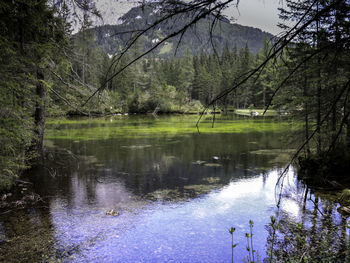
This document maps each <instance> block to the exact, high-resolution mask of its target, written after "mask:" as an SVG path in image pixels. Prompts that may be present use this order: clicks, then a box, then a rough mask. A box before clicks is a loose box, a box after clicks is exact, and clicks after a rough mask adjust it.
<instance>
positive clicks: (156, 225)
mask: <svg viewBox="0 0 350 263" xmlns="http://www.w3.org/2000/svg"><path fill="white" fill-rule="evenodd" d="M196 120H197V117H196V116H172V117H170V116H161V117H159V118H154V117H138V116H128V117H126V116H122V117H111V118H106V119H94V120H89V119H79V120H65V119H63V120H51V121H49V122H48V125H47V134H46V141H45V145H46V147H47V150H46V155H47V160H46V162H45V165H43V166H42V167H39V168H37V169H36V170H34V171H32V172H31V174H30V178H31V180H32V181H33V182H34V191H35V192H36V193H38V194H39V195H40V196H42V198H43V200H44V202H45V206H39V207H32V208H29V209H27V210H25V211H21V212H20V213H21V214H18V215H16V214H14V215H11V216H12V217H15V218H21V220H19V221H21V222H22V223H23V224H24V225H25V226H24V228H25V229H26V231H27V235H28V236H29V237H30V241H29V242H28V244H27V247H26V246H25V245H22V246H19V247H20V248H19V249H27V250H28V251H26V252H23V253H22V254H21V255H22V256H21V257H22V259H20V260H19V261H23V262H25V261H26V258H27V259H30V258H31V257H34V258H35V253H42V252H40V251H41V250H40V249H41V248H38V246H39V247H40V246H41V243H40V242H39V241H37V240H40V239H44V240H45V239H47V240H49V241H45V244H46V245H47V246H48V247H49V249H51V250H53V251H55V252H54V253H53V254H50V255H48V256H47V261H50V260H52V261H55V260H57V259H62V260H63V262H231V236H230V234H229V232H228V229H229V228H230V227H232V226H233V227H235V228H236V232H235V233H234V240H235V243H238V246H237V247H236V248H235V250H234V259H235V262H241V261H242V259H243V258H244V257H245V256H246V255H247V252H246V249H245V248H246V238H245V233H246V232H248V231H249V224H248V222H249V220H250V219H251V220H253V221H254V228H253V231H254V249H255V250H257V251H258V253H259V254H260V256H261V258H262V259H264V258H265V257H266V240H267V237H268V232H267V230H266V226H267V225H268V224H269V222H270V216H271V215H272V214H274V213H275V210H276V189H275V185H276V181H277V178H278V175H279V173H280V172H281V169H282V168H283V165H284V164H285V163H286V161H288V158H289V156H290V153H291V152H292V149H291V148H292V147H291V146H290V145H289V144H287V137H288V136H287V134H289V133H290V130H291V129H292V127H293V126H292V125H291V124H290V123H285V122H282V121H278V120H271V119H270V120H260V119H259V120H252V119H242V118H239V119H238V118H234V117H226V118H224V117H222V118H218V119H217V121H216V122H215V127H214V128H211V126H212V124H211V121H210V117H207V119H205V118H204V121H203V122H202V123H201V125H200V133H198V132H197V130H196V128H195V123H196ZM286 180H287V181H286V184H285V185H286V186H285V187H286V188H288V187H290V188H295V187H297V184H296V182H295V178H294V174H293V170H292V169H291V170H290V171H289V173H288V178H287V179H286ZM291 193H292V192H291ZM296 199H297V198H296ZM296 199H295V200H294V201H293V199H289V200H288V201H286V202H284V203H282V210H284V211H285V212H286V213H287V214H288V215H289V216H290V217H295V218H298V217H299V214H300V209H301V208H300V207H299V205H298V202H297V200H296ZM11 216H9V215H6V216H2V217H1V222H2V224H1V229H0V230H2V232H3V233H2V235H4V236H6V235H8V233H9V231H10V232H11V229H12V228H14V226H13V225H14V223H12V224H11V220H12V219H13V218H12V219H11ZM22 218H24V219H23V220H22ZM17 223H18V222H17ZM17 223H16V224H17ZM29 225H30V226H29ZM42 229H44V230H45V231H44V230H42ZM13 231H14V232H16V233H17V234H19V233H22V232H21V229H20V230H19V229H18V227H17V229H15V230H13ZM43 231H44V232H43ZM28 233H29V234H28ZM40 236H41V237H40ZM21 238H22V239H24V240H22V239H21V240H18V244H19V243H20V242H23V243H25V242H26V241H25V237H24V235H23V234H22V237H21ZM4 239H6V238H4ZM19 239H20V238H19ZM30 251H32V252H30ZM36 251H39V252H36ZM0 252H1V250H0ZM6 257H7V258H8V259H9V257H10V255H8V254H7V255H6ZM9 261H11V260H9Z"/></svg>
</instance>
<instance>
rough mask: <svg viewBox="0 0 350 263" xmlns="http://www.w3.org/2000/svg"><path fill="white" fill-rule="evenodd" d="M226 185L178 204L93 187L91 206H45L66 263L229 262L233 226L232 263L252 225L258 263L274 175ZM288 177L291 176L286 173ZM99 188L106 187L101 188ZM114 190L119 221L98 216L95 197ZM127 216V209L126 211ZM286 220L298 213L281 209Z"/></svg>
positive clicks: (288, 206) (58, 202)
mask: <svg viewBox="0 0 350 263" xmlns="http://www.w3.org/2000/svg"><path fill="white" fill-rule="evenodd" d="M265 176H266V177H265V179H264V177H263V175H259V176H257V177H254V178H250V179H240V180H239V181H232V182H231V183H229V184H228V185H226V186H224V187H222V188H221V189H219V190H215V191H212V192H210V193H209V194H206V195H204V196H201V197H199V198H195V199H191V200H189V201H186V202H178V203H175V202H153V203H150V202H145V201H140V200H137V199H136V198H133V196H132V194H131V193H130V192H128V191H127V190H126V189H125V188H124V187H123V185H122V183H115V184H108V185H101V189H98V191H97V193H100V195H98V197H97V200H96V202H95V203H93V204H91V203H90V204H89V203H84V202H82V200H84V198H82V197H81V196H75V197H74V198H73V199H74V200H75V201H73V204H65V205H63V204H64V201H63V200H61V199H58V198H57V199H54V200H53V201H52V203H51V214H52V221H53V224H54V228H55V234H56V239H57V240H58V246H59V248H60V249H61V250H62V251H68V253H67V255H66V256H67V257H66V259H65V260H66V261H67V262H70V261H72V262H231V236H230V234H229V232H228V229H229V228H230V227H231V226H234V227H236V232H235V233H234V239H235V242H236V243H239V245H238V246H237V247H236V248H235V250H234V251H235V255H234V257H235V261H237V262H241V261H242V259H243V258H244V257H245V256H246V255H247V252H246V238H245V233H246V232H248V231H249V224H248V222H249V220H250V219H252V220H253V221H254V230H253V231H254V249H256V250H257V251H258V252H259V254H260V255H261V257H262V258H264V257H266V247H265V244H266V239H267V231H266V225H267V224H268V223H269V220H270V215H271V214H272V211H273V209H274V208H275V205H276V201H275V184H276V180H277V177H278V171H277V170H272V171H270V172H269V173H268V174H267V175H265ZM289 176H290V177H291V178H292V180H291V184H293V182H294V180H293V178H294V177H293V175H292V172H290V173H289ZM77 187H78V186H77ZM104 187H106V188H104ZM110 191H116V192H117V193H118V196H119V197H120V200H123V203H124V205H125V206H124V208H123V210H122V212H121V215H120V216H117V217H113V216H107V215H105V212H106V209H107V207H103V206H102V204H104V203H105V200H104V198H105V197H104V195H103V192H110ZM128 207H129V208H130V207H131V209H127V208H128ZM284 208H285V209H286V210H287V211H288V212H289V213H290V214H291V216H298V209H299V206H294V205H293V204H292V203H289V204H288V203H286V205H285V206H284Z"/></svg>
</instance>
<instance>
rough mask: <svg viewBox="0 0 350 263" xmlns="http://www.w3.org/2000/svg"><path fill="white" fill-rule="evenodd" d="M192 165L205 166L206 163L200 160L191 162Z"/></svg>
mask: <svg viewBox="0 0 350 263" xmlns="http://www.w3.org/2000/svg"><path fill="white" fill-rule="evenodd" d="M192 163H193V164H196V165H202V164H205V163H206V161H201V160H197V161H195V162H192Z"/></svg>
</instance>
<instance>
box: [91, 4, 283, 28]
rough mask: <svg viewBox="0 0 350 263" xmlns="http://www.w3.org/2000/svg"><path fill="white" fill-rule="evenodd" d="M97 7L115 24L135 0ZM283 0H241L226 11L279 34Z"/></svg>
mask: <svg viewBox="0 0 350 263" xmlns="http://www.w3.org/2000/svg"><path fill="white" fill-rule="evenodd" d="M95 2H96V7H97V9H99V10H100V11H101V12H102V15H103V17H104V23H105V24H115V23H116V22H117V19H118V17H120V16H121V15H122V14H124V13H126V12H127V11H128V10H129V9H130V8H131V7H132V6H133V5H134V4H133V3H135V0H129V1H127V0H95ZM280 2H282V1H281V0H240V3H239V7H238V10H237V9H236V8H233V7H231V8H229V9H227V10H226V11H225V14H226V15H227V16H228V18H232V17H233V18H235V19H236V22H237V23H238V24H241V25H247V26H253V27H257V28H260V29H262V30H264V31H267V32H270V33H272V34H278V33H279V32H280V29H279V28H278V27H277V23H278V10H277V8H278V7H280V6H281V4H280Z"/></svg>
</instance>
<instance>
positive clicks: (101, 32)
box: [90, 4, 273, 57]
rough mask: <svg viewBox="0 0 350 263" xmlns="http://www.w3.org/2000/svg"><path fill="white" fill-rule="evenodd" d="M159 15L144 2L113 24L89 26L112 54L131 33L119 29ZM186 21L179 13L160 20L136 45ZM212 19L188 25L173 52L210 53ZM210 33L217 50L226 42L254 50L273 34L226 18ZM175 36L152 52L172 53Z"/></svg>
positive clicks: (155, 39) (147, 22)
mask: <svg viewBox="0 0 350 263" xmlns="http://www.w3.org/2000/svg"><path fill="white" fill-rule="evenodd" d="M160 16H161V14H160V13H159V11H158V10H157V8H156V7H155V5H152V4H148V5H146V6H144V7H134V8H132V9H131V10H130V11H129V12H127V13H126V14H125V15H123V16H122V17H121V18H120V19H119V20H118V23H119V24H117V25H104V26H99V27H96V28H93V29H90V30H91V31H93V33H94V35H95V41H96V43H97V45H98V46H100V47H102V49H103V50H104V51H106V52H107V53H109V54H114V53H115V52H117V51H118V50H119V49H120V48H122V47H123V46H124V45H125V43H127V41H128V40H129V39H130V37H131V36H132V34H131V33H126V34H125V33H124V34H121V32H130V31H135V30H141V29H143V28H145V27H146V26H147V25H151V24H152V23H154V21H156V20H157V19H158V18H159V17H160ZM188 21H190V18H189V17H188V16H182V17H180V18H177V19H173V20H169V21H166V22H165V23H162V24H160V25H159V26H157V28H156V29H155V30H153V31H150V32H147V33H146V34H145V35H144V36H143V38H142V39H141V42H142V43H139V49H142V50H146V49H148V48H150V47H151V46H152V45H154V44H155V43H157V42H159V41H160V40H161V39H162V38H163V37H165V36H166V35H169V34H171V33H172V32H174V31H176V30H178V29H179V28H182V27H183V26H184V25H185V24H186V23H188ZM212 21H213V17H207V18H206V19H203V20H201V21H200V22H198V23H197V24H196V26H195V27H192V28H190V29H189V30H188V31H187V32H186V33H185V34H184V36H183V37H182V40H181V44H180V46H179V48H178V51H177V56H180V57H181V56H183V55H184V54H185V52H186V50H190V52H191V53H192V54H198V53H200V52H201V51H202V50H204V51H206V52H209V53H211V52H212V51H213V48H212V43H211V41H210V39H209V34H208V32H209V29H210V26H211V23H212ZM212 36H213V43H214V46H215V48H216V49H217V50H218V51H219V52H220V51H221V50H222V48H223V47H224V45H226V43H227V45H228V46H229V48H233V47H234V46H235V45H236V46H237V48H238V49H241V48H242V47H244V46H245V45H246V43H247V44H248V46H249V49H250V50H251V52H252V53H254V54H256V53H257V52H258V51H259V50H260V49H261V47H262V45H263V40H264V38H265V37H267V38H269V39H270V38H272V37H273V36H272V35H271V34H269V33H267V32H263V31H261V30H260V29H257V28H253V27H247V26H242V25H238V24H232V23H231V22H230V21H229V20H228V19H226V18H222V19H221V20H220V21H218V23H217V25H216V27H215V28H214V30H213V34H212ZM178 40H179V37H175V38H173V39H170V40H169V41H167V42H166V43H164V44H163V45H162V46H161V47H160V48H158V49H157V50H156V52H155V53H156V55H157V56H161V57H168V56H173V55H174V51H175V49H176V46H177V43H178Z"/></svg>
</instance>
